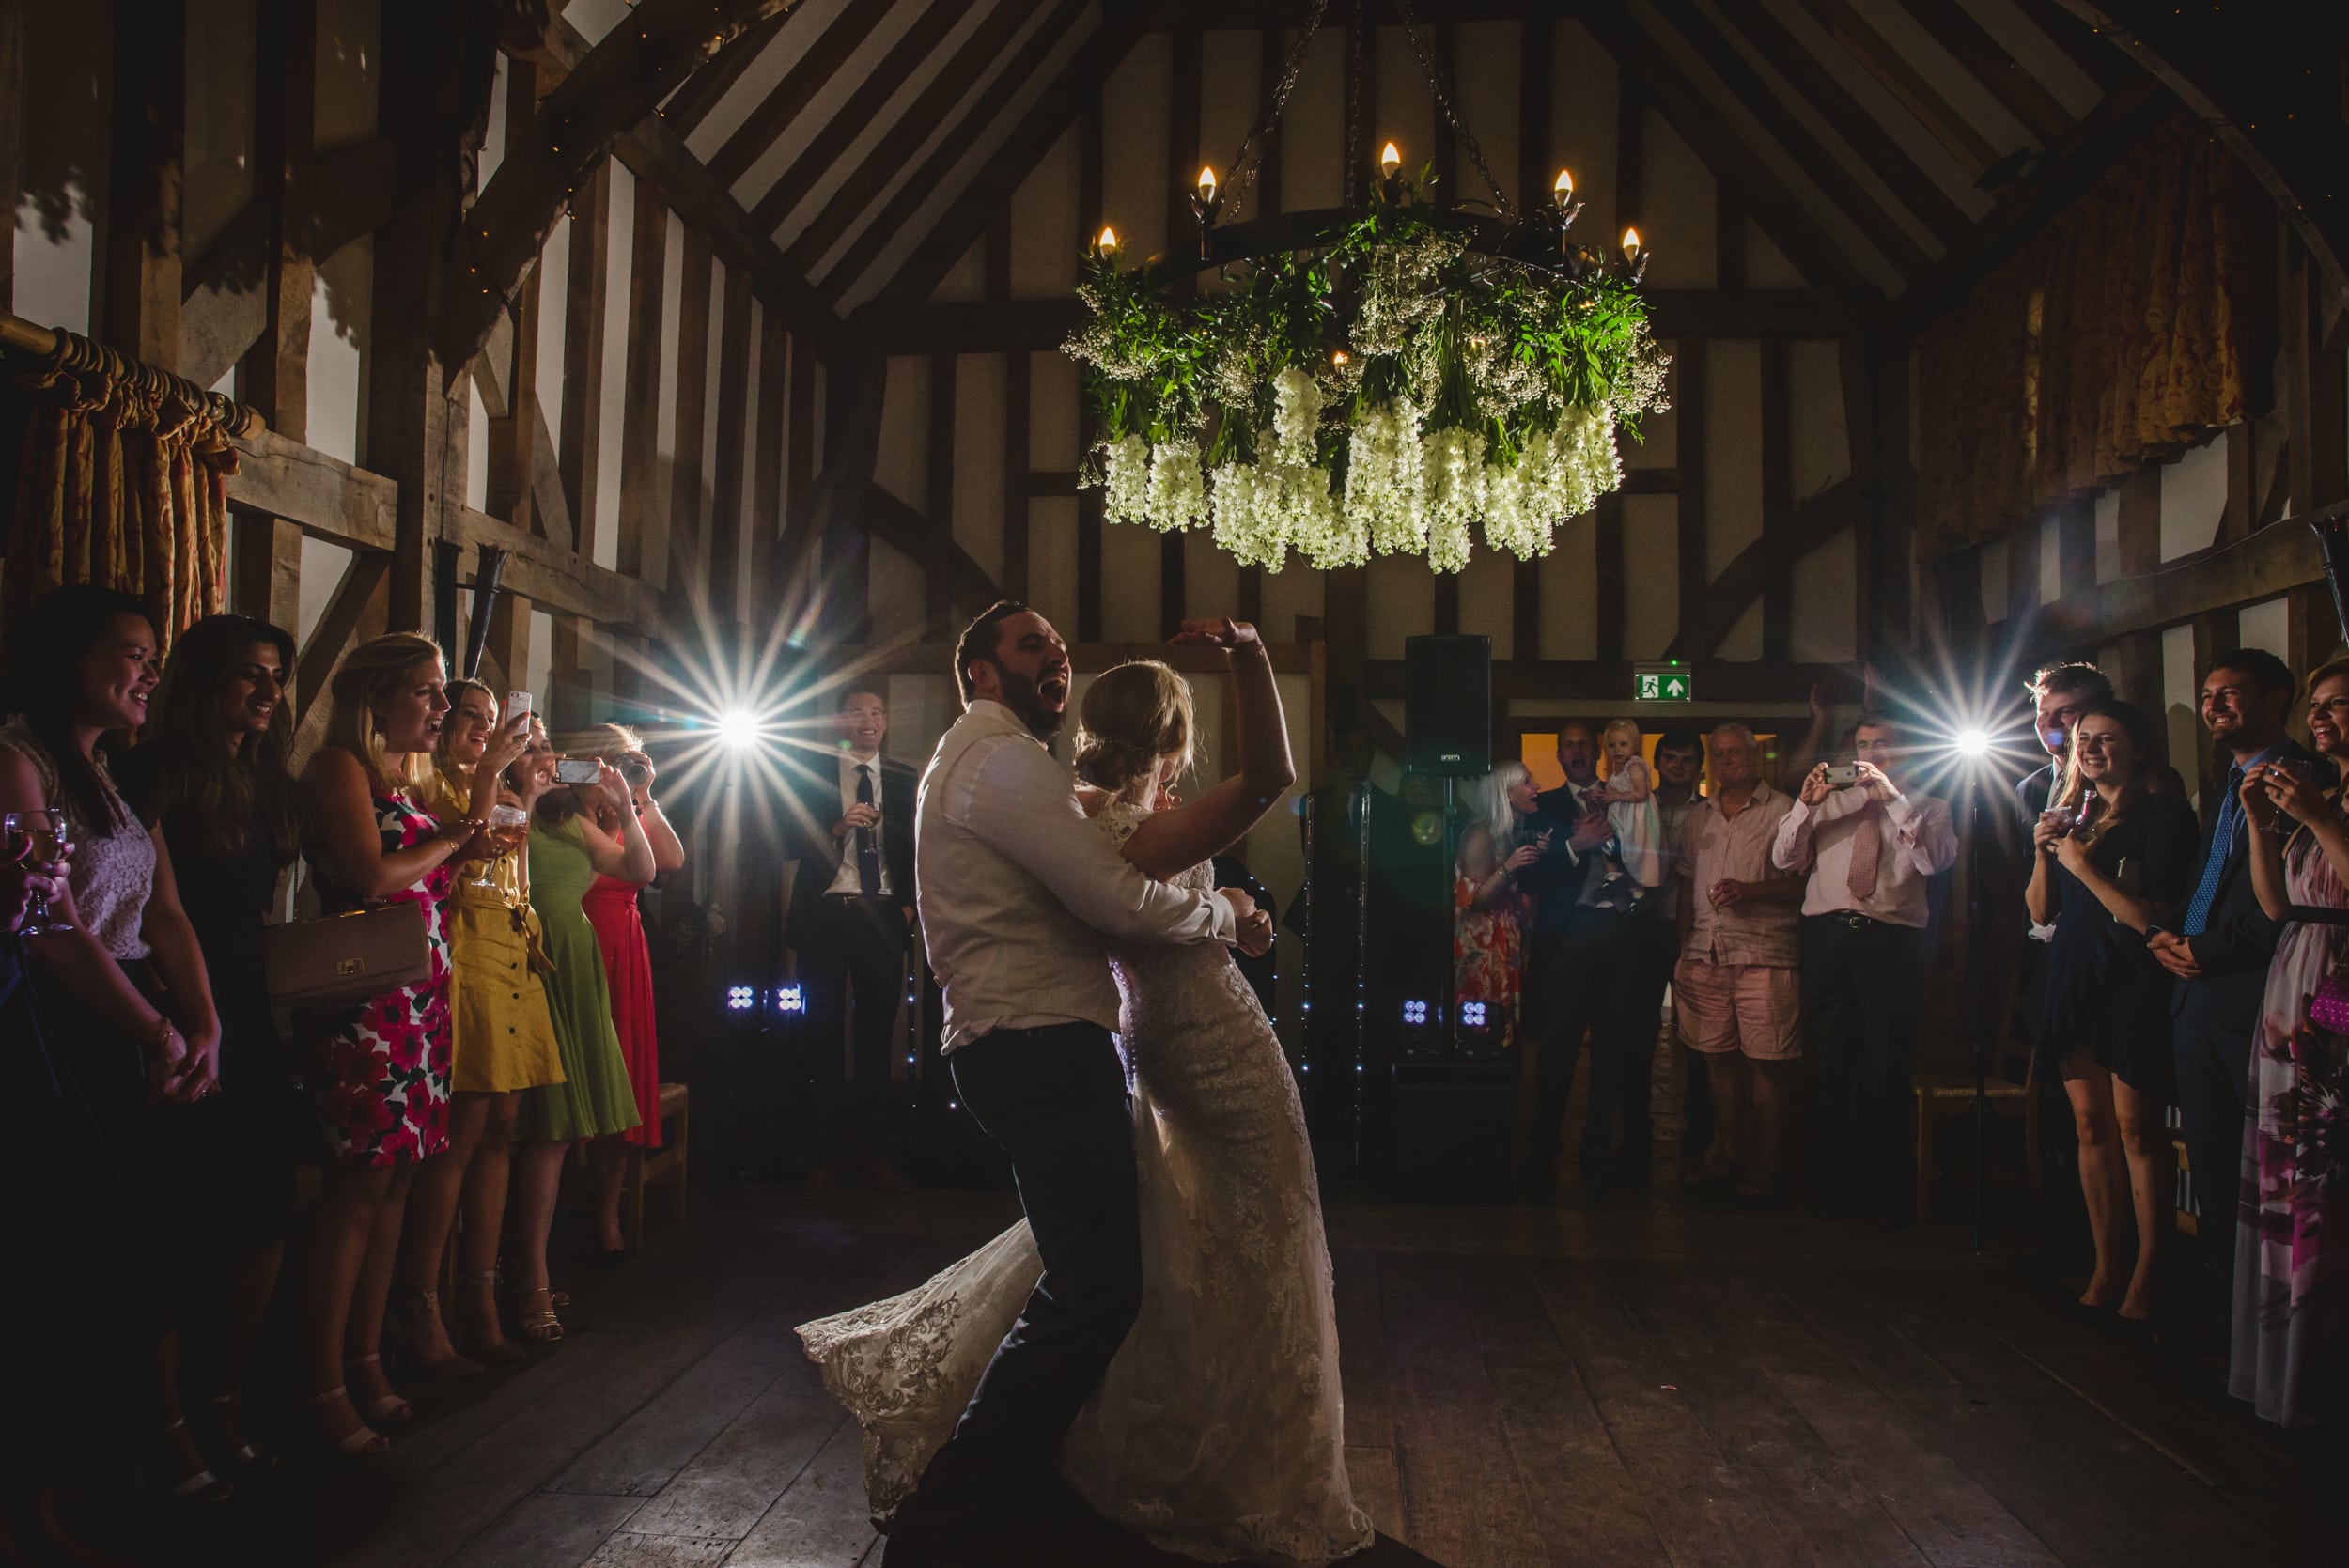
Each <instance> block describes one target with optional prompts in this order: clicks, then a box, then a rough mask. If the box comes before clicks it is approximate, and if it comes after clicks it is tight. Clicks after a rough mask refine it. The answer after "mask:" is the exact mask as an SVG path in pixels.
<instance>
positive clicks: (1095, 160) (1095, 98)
mask: <svg viewBox="0 0 2349 1568" xmlns="http://www.w3.org/2000/svg"><path fill="white" fill-rule="evenodd" d="M1102 157H1103V155H1102V150H1101V88H1100V85H1098V84H1097V83H1096V84H1092V85H1088V86H1087V87H1086V88H1085V91H1084V98H1083V107H1082V109H1081V111H1080V113H1079V115H1078V117H1077V231H1078V237H1077V243H1078V244H1079V245H1080V246H1081V247H1083V248H1085V249H1090V248H1091V247H1092V244H1093V241H1094V237H1095V236H1096V235H1097V234H1099V233H1100V232H1101V199H1102V198H1101V181H1102ZM1098 434H1099V432H1098V431H1097V430H1096V429H1095V427H1094V421H1093V415H1092V414H1091V413H1090V412H1085V413H1081V414H1080V415H1079V416H1078V419H1077V460H1078V462H1079V463H1080V464H1082V463H1083V462H1084V461H1085V460H1086V459H1087V458H1090V457H1091V456H1092V454H1093V443H1094V442H1095V441H1096V440H1097V439H1098ZM1101 500H1102V496H1101V488H1100V487H1099V486H1097V485H1096V486H1092V487H1090V488H1088V489H1081V490H1079V491H1078V492H1077V641H1079V642H1081V643H1097V642H1099V641H1100V640H1101V528H1102V520H1101Z"/></svg>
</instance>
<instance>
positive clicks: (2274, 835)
mask: <svg viewBox="0 0 2349 1568" xmlns="http://www.w3.org/2000/svg"><path fill="white" fill-rule="evenodd" d="M2309 738H2310V740H2311V741H2312V742H2313V743H2314V744H2315V748H2316V753H2317V755H2318V756H2320V757H2323V758H2326V760H2328V761H2330V762H2333V763H2335V764H2339V763H2340V762H2341V760H2342V759H2343V758H2344V757H2349V660H2333V661H2332V662H2331V663H2329V664H2326V665H2325V666H2323V667H2322V668H2320V669H2318V670H2317V671H2316V672H2315V673H2314V674H2313V675H2310V677H2309ZM2242 802H2243V807H2244V815H2246V816H2247V817H2248V818H2250V819H2251V820H2252V821H2253V822H2254V823H2255V824H2256V825H2258V826H2261V827H2263V828H2269V827H2270V825H2271V823H2272V831H2260V832H2256V833H2254V834H2253V835H2252V836H2251V840H2250V845H2249V857H2250V862H2251V881H2252V884H2253V886H2254V888H2255V889H2256V890H2257V892H2258V895H2259V902H2260V909H2261V912H2262V913H2263V914H2264V915H2265V916H2266V917H2267V918H2268V919H2269V920H2271V921H2277V922H2279V923H2282V926H2283V929H2282V934H2281V937H2280V939H2279V941H2278V943H2277V948H2276V959H2275V963H2274V964H2273V965H2272V966H2271V967H2270V968H2269V970H2268V971H2267V993H2266V997H2265V999H2264V1001H2263V1003H2262V1005H2261V1009H2260V1022H2259V1032H2258V1034H2257V1036H2256V1037H2255V1039H2254V1040H2253V1042H2252V1049H2251V1069H2250V1075H2249V1079H2248V1094H2249V1096H2250V1114H2249V1117H2248V1121H2247V1125H2246V1127H2245V1132H2244V1141H2243V1159H2242V1166H2241V1188H2242V1197H2241V1201H2240V1202H2241V1208H2242V1212H2243V1214H2244V1216H2245V1217H2246V1219H2247V1223H2248V1226H2249V1234H2247V1235H2245V1236H2244V1237H2243V1240H2242V1243H2241V1245H2239V1246H2238V1247H2237V1248H2236V1249H2235V1259H2234V1329H2233V1345H2232V1356H2231V1358H2230V1364H2229V1368H2228V1375H2227V1387H2228V1389H2229V1391H2230V1392H2232V1394H2233V1395H2234V1397H2235V1398H2237V1399H2241V1400H2248V1401H2249V1402H2250V1404H2251V1405H2252V1407H2253V1408H2254V1409H2256V1410H2257V1411H2258V1412H2259V1413H2260V1415H2261V1416H2262V1417H2263V1418H2265V1419H2266V1420H2268V1421H2274V1422H2275V1423H2276V1424H2278V1425H2279V1426H2307V1425H2311V1424H2314V1423H2315V1422H2317V1421H2320V1420H2322V1419H2324V1418H2326V1417H2327V1416H2336V1415H2338V1414H2339V1413H2340V1409H2341V1396H2342V1394H2343V1392H2344V1390H2349V1373H2345V1372H2344V1353H2345V1352H2349V1141H2344V1139H2343V1137H2342V1127H2343V1125H2344V1124H2343V1111H2342V1109H2341V1108H2342V1106H2343V1105H2344V1104H2349V1035H2344V1034H2343V1033H2342V1032H2341V1026H2342V1024H2343V1023H2344V1021H2349V1019H2345V1016H2349V1008H2345V1007H2343V1006H2342V1005H2341V1004H2342V1002H2343V1001H2349V986H2343V984H2342V981H2341V971H2342V968H2343V963H2344V960H2345V959H2349V814H2345V813H2344V812H2343V810H2342V804H2341V793H2340V791H2339V789H2338V788H2333V787H2327V786H2326V785H2322V784H2319V783H2318V782H2317V781H2316V780H2315V779H2314V778H2312V777H2311V776H2310V770H2308V769H2305V768H2295V767H2293V766H2291V765H2290V764H2289V763H2286V762H2269V763H2254V764H2252V765H2251V766H2250V767H2249V768H2245V769H2244V778H2243V789H2242ZM2271 814H2276V815H2272V816H2271ZM2287 834H2289V839H2288V841H2287V838H2286V835H2287Z"/></svg>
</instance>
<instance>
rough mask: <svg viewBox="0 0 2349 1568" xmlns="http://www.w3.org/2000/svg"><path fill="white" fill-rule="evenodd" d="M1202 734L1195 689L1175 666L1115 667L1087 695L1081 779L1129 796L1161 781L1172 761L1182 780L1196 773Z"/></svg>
mask: <svg viewBox="0 0 2349 1568" xmlns="http://www.w3.org/2000/svg"><path fill="white" fill-rule="evenodd" d="M1196 729H1197V726H1196V725H1195V724H1194V723H1193V722H1192V716H1191V706H1190V682H1189V681H1187V680H1185V679H1184V678H1183V677H1182V676H1181V675H1176V674H1175V669H1174V667H1173V666H1172V665H1169V664H1164V663H1161V662H1159V660H1155V659H1137V660H1132V661H1131V662H1129V663H1125V664H1118V665H1114V666H1112V667H1111V668H1110V669H1107V670H1104V671H1102V672H1101V673H1100V674H1099V675H1097V676H1095V677H1094V681H1093V684H1092V685H1091V686H1089V687H1087V688H1086V689H1085V699H1084V703H1083V706H1082V707H1081V711H1080V712H1079V714H1078V718H1077V754H1076V771H1077V777H1078V778H1080V779H1081V780H1083V781H1084V782H1085V783H1086V784H1091V785H1092V786H1093V787H1094V788H1096V789H1105V790H1107V791H1109V792H1110V793H1111V794H1112V795H1123V794H1124V793H1125V792H1126V791H1127V790H1128V788H1130V787H1131V786H1132V785H1133V784H1136V783H1138V782H1140V781H1142V780H1144V779H1153V778H1156V777H1157V776H1158V773H1159V769H1160V768H1162V767H1164V766H1165V764H1166V763H1168V762H1169V761H1172V762H1173V763H1174V764H1175V768H1174V771H1175V774H1176V775H1177V776H1180V775H1181V774H1182V773H1184V772H1186V771H1188V770H1189V768H1190V763H1191V744H1192V737H1193V736H1194V734H1195V733H1196Z"/></svg>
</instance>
